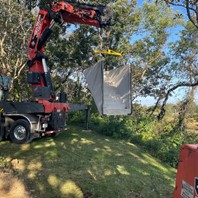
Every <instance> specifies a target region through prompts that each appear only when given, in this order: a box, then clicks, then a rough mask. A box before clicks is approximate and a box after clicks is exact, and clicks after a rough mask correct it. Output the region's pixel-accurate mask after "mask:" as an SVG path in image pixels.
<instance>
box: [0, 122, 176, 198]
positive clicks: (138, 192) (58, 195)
mask: <svg viewBox="0 0 198 198" xmlns="http://www.w3.org/2000/svg"><path fill="white" fill-rule="evenodd" d="M0 168H1V169H0V170H1V171H2V172H4V173H5V174H6V173H9V174H11V175H12V176H13V177H14V178H17V181H20V182H22V183H23V184H24V186H25V188H26V190H27V192H28V196H27V197H31V198H64V197H66V198H67V197H69V198H70V197H74V198H82V197H84V198H99V197H101V198H117V197H118V198H119V197H120V198H125V197H131V198H136V197H137V198H142V197H143V198H159V197H163V198H171V197H172V192H173V189H174V182H175V173H176V170H175V169H173V168H170V167H169V166H167V165H164V164H162V163H161V162H160V161H158V160H156V159H154V158H153V157H151V156H150V155H149V154H147V153H145V151H142V150H141V149H140V148H138V147H137V146H135V145H134V144H131V143H129V142H126V141H121V140H115V139H111V138H108V137H106V136H101V135H99V134H97V133H94V132H90V133H88V132H82V129H80V128H77V127H73V126H71V128H70V129H69V130H68V131H66V132H62V133H61V134H59V135H58V136H56V137H54V138H51V137H45V138H42V139H37V140H35V141H33V142H31V143H30V144H24V145H17V144H13V143H10V142H9V141H3V142H0ZM2 182H3V184H2ZM7 182H8V180H7V179H6V177H4V178H3V181H1V182H0V195H1V191H7V193H9V189H10V188H11V185H12V184H7V186H8V187H7V188H6V189H5V186H6V183H7ZM9 187H10V188H9ZM4 194H5V192H4ZM19 197H20V196H19Z"/></svg>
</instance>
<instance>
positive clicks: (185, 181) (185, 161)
mask: <svg viewBox="0 0 198 198" xmlns="http://www.w3.org/2000/svg"><path fill="white" fill-rule="evenodd" d="M173 197H174V198H198V145H195V144H184V145H182V147H181V150H180V156H179V164H178V169H177V177H176V185H175V190H174V193H173Z"/></svg>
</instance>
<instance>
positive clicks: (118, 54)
mask: <svg viewBox="0 0 198 198" xmlns="http://www.w3.org/2000/svg"><path fill="white" fill-rule="evenodd" d="M94 53H95V54H108V55H115V56H122V54H121V53H119V52H116V51H113V50H94Z"/></svg>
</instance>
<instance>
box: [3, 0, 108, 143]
mask: <svg viewBox="0 0 198 198" xmlns="http://www.w3.org/2000/svg"><path fill="white" fill-rule="evenodd" d="M110 20H111V14H110V10H109V7H108V6H104V5H98V6H95V5H90V4H85V3H77V4H75V5H74V4H71V3H68V1H61V2H52V3H50V4H48V5H46V6H45V7H44V8H42V9H41V10H40V11H39V14H38V18H37V21H36V23H35V25H34V29H33V32H32V35H31V38H30V40H29V44H28V54H29V58H30V60H29V61H28V62H27V65H28V67H29V72H28V82H29V83H30V84H32V87H33V96H34V98H35V99H36V100H35V101H31V102H13V101H11V102H0V119H1V122H0V123H1V131H0V139H3V138H7V137H10V139H11V141H12V142H14V143H19V144H22V143H26V142H29V141H31V140H32V139H34V138H36V137H40V136H42V135H46V134H54V133H56V132H59V131H60V130H62V129H64V128H65V120H66V113H67V112H68V111H69V108H70V107H69V104H68V102H67V97H66V94H65V93H64V92H61V93H60V95H59V100H58V101H57V100H56V95H55V93H54V90H53V85H52V81H51V77H50V73H49V71H48V67H47V64H46V58H47V57H46V56H45V55H44V48H45V44H46V41H47V40H48V38H49V36H50V35H51V34H52V32H53V27H54V24H55V23H57V24H59V25H60V26H62V25H63V24H64V23H81V24H87V25H90V26H95V27H98V28H103V27H106V26H109V24H110Z"/></svg>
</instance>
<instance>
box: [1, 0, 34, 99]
mask: <svg viewBox="0 0 198 198" xmlns="http://www.w3.org/2000/svg"><path fill="white" fill-rule="evenodd" d="M0 3H1V4H0V5H1V6H0V29H1V31H0V46H1V47H0V64H1V66H2V67H6V68H8V70H9V71H10V72H11V74H12V77H13V80H14V81H13V83H14V85H15V89H14V90H15V96H17V95H19V93H20V92H21V87H22V86H26V84H27V83H26V82H25V81H24V78H22V73H23V74H24V75H25V73H24V72H25V66H26V62H27V60H28V56H27V51H26V48H27V43H28V38H29V37H30V30H31V29H32V15H31V13H29V12H28V11H27V10H26V9H24V8H23V7H22V6H21V5H19V4H18V3H15V2H14V1H13V0H8V1H7V0H0ZM25 76H26V75H25ZM24 94H25V92H24Z"/></svg>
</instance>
